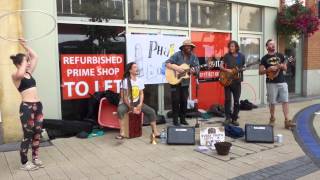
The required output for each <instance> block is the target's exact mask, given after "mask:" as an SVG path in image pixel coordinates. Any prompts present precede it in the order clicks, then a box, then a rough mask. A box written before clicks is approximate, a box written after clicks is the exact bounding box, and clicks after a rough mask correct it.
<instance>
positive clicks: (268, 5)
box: [0, 0, 320, 142]
mask: <svg viewBox="0 0 320 180" xmlns="http://www.w3.org/2000/svg"><path fill="white" fill-rule="evenodd" d="M1 3H4V5H5V6H0V7H8V8H6V9H7V10H16V9H34V10H42V11H45V12H47V13H50V14H52V15H54V16H55V17H56V22H54V21H52V19H50V18H48V16H45V15H43V16H41V15H39V14H37V13H34V14H33V15H31V13H30V14H29V16H30V17H29V18H26V17H27V16H28V13H26V14H25V15H26V17H25V18H23V19H19V18H17V24H13V26H17V27H21V29H22V30H21V31H19V32H12V31H9V30H8V29H5V28H4V27H3V26H1V27H0V32H1V33H2V34H1V33H0V36H9V33H15V34H14V35H15V37H18V35H22V34H23V35H24V36H25V37H26V38H28V37H35V36H37V35H39V34H43V33H44V32H46V31H48V30H50V29H52V28H53V27H54V26H57V28H55V29H54V31H53V33H51V34H50V35H48V36H46V37H45V38H42V39H39V40H36V41H31V42H29V45H30V46H31V47H32V48H33V49H34V50H35V51H37V52H38V54H39V56H40V61H39V64H38V67H37V70H36V72H35V75H34V76H35V77H36V79H37V82H38V89H39V94H40V97H41V100H42V102H43V104H44V107H45V109H44V112H45V116H46V118H48V119H72V120H74V119H81V118H83V117H84V116H86V113H87V106H88V99H87V98H82V99H66V98H63V94H65V93H66V92H64V89H63V88H64V85H63V83H62V78H63V77H64V74H63V73H62V71H61V68H62V66H61V57H62V55H66V54H121V55H123V57H124V59H125V60H127V58H131V57H126V54H127V50H128V49H127V46H126V36H125V35H128V34H163V35H170V36H185V37H189V38H191V40H192V41H193V42H194V43H195V44H196V45H197V48H196V54H197V55H198V56H199V59H200V61H205V60H206V59H207V58H209V57H212V56H214V55H217V54H218V55H223V54H224V53H225V52H226V45H227V42H228V41H230V40H231V39H232V40H236V41H238V42H239V44H240V49H241V51H242V52H243V53H244V54H245V55H246V60H247V62H254V61H257V60H259V59H260V58H261V57H262V56H263V55H264V54H265V53H266V50H265V45H264V44H265V43H264V42H265V41H266V40H267V39H270V38H271V39H275V40H276V41H278V36H277V33H276V29H275V20H276V16H277V12H278V8H279V6H280V2H279V1H278V0H270V1H264V0H228V1H214V0H213V1H207V0H103V1H102V0H43V1H38V0H23V1H18V0H15V1H11V0H5V1H1ZM9 7H10V8H9ZM0 22H1V19H0ZM6 23H7V22H6ZM11 23H12V22H11ZM22 32H23V33H22ZM19 33H20V34H19ZM311 38H318V39H319V33H318V34H316V35H315V36H312V37H311ZM305 41H306V43H307V46H308V50H306V49H304V50H305V51H307V53H304V54H303V52H301V53H300V55H299V52H298V54H297V56H296V58H297V62H298V61H299V62H300V65H299V64H297V65H296V70H295V71H296V72H295V75H296V76H297V78H294V80H293V81H294V82H295V84H294V87H293V89H294V90H292V91H291V92H292V94H294V95H297V96H302V95H305V96H309V95H317V94H318V95H319V94H320V87H319V86H318V85H315V83H311V82H312V80H311V79H312V78H314V77H315V75H316V74H318V73H319V69H320V64H319V62H320V61H319V56H318V55H317V54H315V53H319V51H318V52H313V53H312V52H310V51H309V50H311V49H313V48H314V51H316V50H315V49H316V47H317V46H318V45H319V44H314V43H315V42H316V41H313V40H311V39H306V40H305ZM317 43H319V41H317ZM0 44H1V46H2V47H5V48H6V49H8V48H9V50H3V49H4V48H2V47H1V50H0V52H2V53H1V54H0V56H1V59H0V73H1V77H0V79H1V81H0V101H1V102H0V107H1V115H2V118H1V119H2V129H3V135H2V137H3V139H4V142H10V141H16V140H19V139H20V136H21V134H20V129H21V127H20V122H19V120H18V119H19V117H18V106H19V98H20V97H19V95H18V93H17V92H16V90H15V88H14V87H13V84H12V83H11V81H10V74H11V72H12V71H13V70H14V68H15V67H14V66H13V65H11V64H10V63H11V62H10V61H9V62H7V59H8V57H9V55H10V54H14V53H16V52H17V51H18V50H19V46H18V45H17V44H14V43H10V42H7V41H3V40H0ZM301 46H302V44H301ZM318 47H319V46H318ZM303 57H304V58H303ZM298 66H299V67H298ZM8 67H9V68H8ZM151 73H152V72H151ZM309 81H310V83H309ZM243 84H244V85H243V90H242V92H243V93H242V97H241V98H242V99H249V100H250V101H252V102H254V103H256V104H265V103H266V95H265V94H266V92H265V80H264V77H261V76H259V75H258V66H252V67H250V68H249V69H248V70H247V71H246V72H245V73H244V83H243ZM205 88H214V89H219V88H220V91H221V87H218V86H217V85H214V84H211V85H208V86H205V87H204V88H203V89H205ZM79 89H81V87H79ZM220 91H218V90H216V92H217V93H216V94H212V95H209V96H214V97H222V96H223V94H222V93H219V92H220ZM200 92H201V90H200ZM145 94H146V95H145V96H146V100H145V101H146V103H147V104H149V105H151V106H152V107H154V108H155V109H156V110H157V111H158V113H160V114H164V113H165V112H166V110H169V109H170V101H171V99H170V91H169V85H168V84H152V85H146V90H145ZM202 94H203V93H202ZM214 101H217V102H221V99H219V98H218V99H215V100H214ZM0 123H1V122H0Z"/></svg>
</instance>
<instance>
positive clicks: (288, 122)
mask: <svg viewBox="0 0 320 180" xmlns="http://www.w3.org/2000/svg"><path fill="white" fill-rule="evenodd" d="M293 127H296V123H294V122H292V121H291V120H288V119H286V120H285V121H284V128H286V129H291V128H293Z"/></svg>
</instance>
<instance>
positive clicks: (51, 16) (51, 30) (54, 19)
mask: <svg viewBox="0 0 320 180" xmlns="http://www.w3.org/2000/svg"><path fill="white" fill-rule="evenodd" d="M18 12H38V13H41V14H45V15H47V16H49V17H50V18H51V19H52V20H53V23H54V25H53V28H52V29H50V31H48V32H46V33H44V34H41V35H40V36H37V37H34V38H31V39H26V40H25V41H34V40H38V39H41V38H44V37H46V36H48V35H49V34H51V33H52V32H53V31H54V30H55V29H56V27H57V20H56V18H55V17H54V16H53V15H51V14H49V13H48V12H45V11H41V10H32V9H23V10H15V11H11V12H8V13H4V14H2V15H1V16H0V21H1V19H2V18H4V17H6V16H8V15H11V14H16V13H18ZM0 39H3V40H7V41H13V42H18V41H19V40H18V39H12V38H7V37H3V36H1V35H0Z"/></svg>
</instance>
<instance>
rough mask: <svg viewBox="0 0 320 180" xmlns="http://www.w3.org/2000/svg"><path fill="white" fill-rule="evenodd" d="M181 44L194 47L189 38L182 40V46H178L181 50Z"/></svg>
mask: <svg viewBox="0 0 320 180" xmlns="http://www.w3.org/2000/svg"><path fill="white" fill-rule="evenodd" d="M183 46H191V47H192V48H195V47H196V46H195V45H194V44H193V43H192V42H191V40H190V39H187V40H185V41H183V43H182V46H180V47H179V49H180V50H182V48H183Z"/></svg>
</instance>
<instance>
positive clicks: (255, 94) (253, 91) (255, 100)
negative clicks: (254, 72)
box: [241, 82, 257, 103]
mask: <svg viewBox="0 0 320 180" xmlns="http://www.w3.org/2000/svg"><path fill="white" fill-rule="evenodd" d="M241 84H243V85H247V86H248V87H249V89H251V93H252V95H253V103H256V102H257V93H256V91H255V90H254V88H253V86H252V85H251V84H250V83H248V82H242V83H241Z"/></svg>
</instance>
